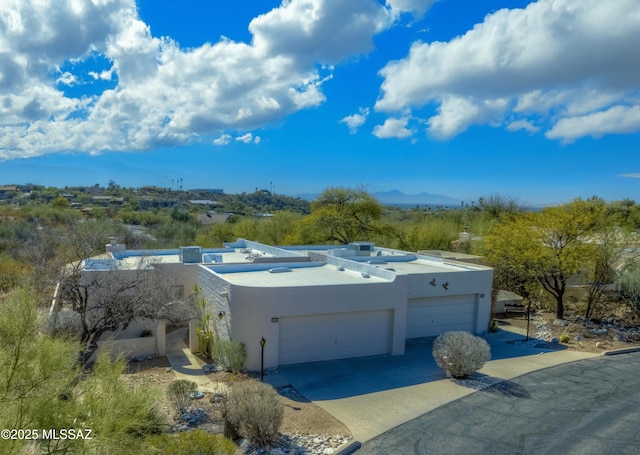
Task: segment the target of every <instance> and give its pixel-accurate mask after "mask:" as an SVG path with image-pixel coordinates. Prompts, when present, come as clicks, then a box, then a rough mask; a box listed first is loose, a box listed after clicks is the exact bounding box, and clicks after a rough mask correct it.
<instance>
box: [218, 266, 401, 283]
mask: <svg viewBox="0 0 640 455" xmlns="http://www.w3.org/2000/svg"><path fill="white" fill-rule="evenodd" d="M281 267H282V266H281V265H280V264H273V267H272V268H274V269H279V268H281ZM208 268H209V269H210V270H212V271H213V269H217V270H218V271H219V272H220V273H218V275H219V276H220V277H222V278H223V279H224V280H225V281H227V282H229V283H231V284H235V285H239V286H256V287H294V286H326V285H339V284H367V283H388V282H389V280H387V279H383V278H379V277H376V276H370V277H368V278H365V277H363V275H362V273H360V272H355V271H353V270H344V271H340V270H338V268H337V267H336V266H334V265H328V264H325V265H317V266H313V267H300V268H296V267H290V269H291V271H290V272H280V273H271V272H269V271H268V270H259V271H250V270H246V271H231V272H224V269H223V268H222V267H216V266H211V267H208ZM214 273H215V272H214Z"/></svg>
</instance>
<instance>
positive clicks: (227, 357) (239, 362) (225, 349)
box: [211, 340, 247, 372]
mask: <svg viewBox="0 0 640 455" xmlns="http://www.w3.org/2000/svg"><path fill="white" fill-rule="evenodd" d="M211 357H212V358H213V359H214V360H215V361H216V363H217V364H218V365H219V366H220V367H222V369H223V370H225V371H233V372H236V371H242V367H243V366H244V361H245V359H246V358H247V353H246V351H245V349H244V345H243V344H242V343H239V342H237V341H233V340H217V341H214V342H213V348H212V351H211Z"/></svg>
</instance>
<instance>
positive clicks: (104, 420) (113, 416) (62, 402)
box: [0, 289, 167, 455]
mask: <svg viewBox="0 0 640 455" xmlns="http://www.w3.org/2000/svg"><path fill="white" fill-rule="evenodd" d="M78 349H79V347H78V343H77V340H74V339H71V338H67V337H51V336H49V335H47V334H46V333H43V332H42V331H41V327H40V318H39V314H38V309H37V305H36V300H35V298H34V296H33V294H32V293H31V292H30V291H28V290H23V289H14V290H12V291H11V292H10V293H8V294H6V295H4V296H2V297H0V427H2V428H7V429H15V430H21V431H22V432H24V431H25V430H26V431H27V432H29V431H34V430H38V431H40V430H42V429H44V430H52V429H55V430H57V431H58V433H60V430H61V429H70V428H73V429H74V430H75V433H74V434H76V435H77V434H78V433H77V432H78V431H81V432H83V433H82V434H83V436H90V437H91V439H85V438H84V437H82V438H76V437H74V438H71V437H69V438H58V439H47V440H29V439H27V438H16V439H5V440H3V441H2V442H1V443H0V447H2V450H1V452H2V454H3V455H4V454H14V453H15V454H19V453H34V454H35V453H45V454H54V453H55V454H76V453H134V452H139V453H150V448H149V446H148V443H147V436H148V435H151V434H157V433H159V432H161V431H164V430H166V429H167V425H166V422H165V420H164V418H163V417H162V416H161V414H160V413H159V412H158V407H157V404H156V402H155V401H154V400H155V398H154V397H155V396H156V395H157V393H153V392H152V391H151V390H148V389H146V388H140V387H138V388H135V389H134V388H132V387H130V386H129V385H128V384H127V383H126V382H125V381H123V380H122V379H121V376H122V373H123V371H124V368H125V362H124V361H123V360H122V359H120V360H117V361H115V362H113V361H111V359H110V358H109V357H108V356H107V355H101V356H100V357H99V358H98V361H97V362H96V365H95V367H94V369H93V371H92V372H90V373H89V372H86V371H85V372H83V371H81V369H80V368H79V365H78V357H77V353H78ZM87 430H90V433H88V432H87ZM33 436H35V435H33ZM42 436H43V435H42V433H39V434H38V437H39V438H42Z"/></svg>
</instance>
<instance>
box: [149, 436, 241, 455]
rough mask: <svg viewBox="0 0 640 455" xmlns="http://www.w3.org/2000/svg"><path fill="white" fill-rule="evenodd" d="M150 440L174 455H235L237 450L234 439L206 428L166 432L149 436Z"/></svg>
mask: <svg viewBox="0 0 640 455" xmlns="http://www.w3.org/2000/svg"><path fill="white" fill-rule="evenodd" d="M149 442H150V443H151V445H152V446H153V447H154V448H156V449H158V451H159V453H170V454H172V455H233V454H234V453H235V452H236V446H235V444H234V443H233V441H231V440H229V439H227V438H224V437H222V436H220V435H217V434H209V433H207V432H206V431H204V430H193V431H185V432H183V433H177V434H167V433H164V434H161V435H158V436H151V437H149Z"/></svg>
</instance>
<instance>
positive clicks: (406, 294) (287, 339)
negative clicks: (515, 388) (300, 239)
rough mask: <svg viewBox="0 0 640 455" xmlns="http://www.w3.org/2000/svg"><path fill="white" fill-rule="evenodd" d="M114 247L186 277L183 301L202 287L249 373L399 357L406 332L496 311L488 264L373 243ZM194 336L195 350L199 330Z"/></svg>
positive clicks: (437, 330) (483, 321)
mask: <svg viewBox="0 0 640 455" xmlns="http://www.w3.org/2000/svg"><path fill="white" fill-rule="evenodd" d="M108 250H111V251H110V252H109V253H108V254H110V258H111V259H113V260H115V261H116V262H119V263H122V264H126V263H129V264H134V263H135V260H136V259H135V258H138V259H137V260H139V258H140V257H144V258H145V262H146V263H147V264H153V267H157V268H158V269H159V270H161V271H162V273H165V274H167V277H171V279H172V280H175V281H176V282H177V283H179V285H178V287H177V288H176V290H177V293H178V294H179V293H182V297H183V298H186V297H188V295H189V294H190V293H191V292H192V291H193V288H194V286H195V284H198V286H199V287H200V289H201V297H203V298H204V299H205V301H206V304H207V308H208V310H209V311H211V313H212V314H213V315H214V316H215V317H213V318H212V319H213V321H214V322H213V323H214V324H216V327H215V329H216V331H217V333H218V334H219V335H220V336H221V337H229V338H231V339H234V340H237V341H239V342H241V343H243V344H244V345H245V347H246V352H247V360H246V363H245V368H246V369H248V370H254V371H255V370H260V368H261V367H262V359H264V367H265V368H272V367H277V366H279V365H286V364H294V363H303V362H313V361H322V360H332V359H341V358H348V357H360V356H370V355H384V354H387V355H400V354H403V353H404V349H405V341H406V340H407V339H411V338H421V337H433V336H437V335H439V334H441V333H443V332H447V331H451V330H465V331H469V332H473V333H476V334H478V333H483V332H485V331H486V330H487V328H488V325H489V319H490V315H491V285H492V277H493V270H492V269H491V268H490V267H486V266H483V265H478V264H471V263H465V262H459V261H455V260H450V259H447V258H442V257H436V256H429V255H419V254H415V253H410V252H405V251H398V250H392V249H386V248H378V247H376V246H375V245H373V244H371V243H367V242H358V243H354V244H351V245H347V246H337V245H331V246H284V247H274V246H269V245H264V244H261V243H257V242H252V241H248V240H244V239H239V240H238V241H236V242H233V243H229V244H226V245H225V248H221V249H204V248H200V247H183V248H180V249H178V250H158V251H129V250H126V249H125V248H124V247H123V246H122V245H117V246H114V245H111V248H108ZM176 297H179V296H176ZM192 327H195V324H192ZM194 331H195V330H193V332H194ZM190 339H191V342H192V343H191V349H192V350H194V351H195V350H197V349H198V347H197V337H195V334H194V333H192V334H191V337H190ZM263 339H264V346H261V343H260V342H261V340H263ZM263 349H264V351H263ZM263 356H264V357H263Z"/></svg>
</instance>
